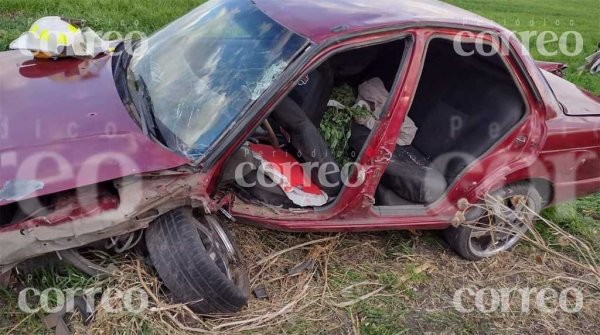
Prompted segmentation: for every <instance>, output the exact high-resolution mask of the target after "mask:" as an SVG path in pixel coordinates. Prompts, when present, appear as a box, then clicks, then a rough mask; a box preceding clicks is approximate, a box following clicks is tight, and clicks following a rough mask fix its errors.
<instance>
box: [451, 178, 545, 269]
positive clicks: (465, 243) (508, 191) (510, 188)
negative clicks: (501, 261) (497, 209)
mask: <svg viewBox="0 0 600 335" xmlns="http://www.w3.org/2000/svg"><path fill="white" fill-rule="evenodd" d="M493 195H495V196H496V195H500V196H518V195H522V196H525V197H527V199H528V201H529V203H530V207H531V209H532V210H533V211H534V212H535V213H539V212H540V211H541V210H542V197H541V196H540V193H539V192H538V191H537V190H536V189H535V187H533V185H532V184H530V183H527V182H519V183H515V184H512V185H507V186H505V187H503V188H501V189H500V190H497V191H495V192H493ZM484 212H485V210H483V209H481V208H471V209H470V210H469V211H468V212H467V213H466V214H465V218H466V220H467V221H472V220H475V219H476V218H478V217H481V216H482V215H483V214H484ZM472 231H473V229H472V228H469V227H467V226H458V227H449V228H447V229H445V230H444V231H443V235H444V239H445V240H446V242H448V245H449V246H450V248H451V249H452V250H454V251H455V252H456V253H457V254H458V255H460V256H461V257H463V258H465V259H467V260H471V261H479V260H481V259H483V258H484V257H481V256H479V255H477V254H475V253H474V252H473V250H472V248H471V244H470V239H471V233H472ZM517 244H518V242H517ZM515 245H516V244H515ZM512 247H514V246H512ZM512 247H511V248H512Z"/></svg>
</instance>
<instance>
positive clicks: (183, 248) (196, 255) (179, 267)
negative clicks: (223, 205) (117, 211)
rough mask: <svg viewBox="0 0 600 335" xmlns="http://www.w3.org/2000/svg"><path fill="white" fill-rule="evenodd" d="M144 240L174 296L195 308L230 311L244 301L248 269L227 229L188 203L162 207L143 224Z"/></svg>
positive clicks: (239, 307)
mask: <svg viewBox="0 0 600 335" xmlns="http://www.w3.org/2000/svg"><path fill="white" fill-rule="evenodd" d="M146 245H147V248H148V252H149V254H150V258H151V260H152V263H153V265H154V267H155V268H156V271H157V272H158V275H159V277H160V278H161V279H162V281H163V283H164V284H165V286H166V287H167V288H168V289H169V290H170V291H171V293H172V294H173V296H174V297H175V298H176V299H177V300H179V302H182V303H188V304H189V307H190V308H191V309H192V310H194V311H195V312H197V313H201V314H213V313H222V314H229V313H235V312H237V311H239V310H240V309H241V308H242V307H243V306H245V305H246V303H247V301H248V295H247V291H248V275H247V274H246V271H245V269H244V268H243V267H242V266H241V263H240V259H239V253H238V252H237V250H236V247H235V244H234V243H233V242H232V240H231V238H230V235H229V233H228V232H227V231H226V230H225V229H224V227H222V226H221V224H220V223H219V222H218V220H217V219H216V218H215V217H213V216H209V215H205V216H199V217H198V218H196V217H195V216H194V215H193V214H192V209H191V208H178V209H175V210H173V211H171V212H168V213H165V214H164V215H162V216H160V217H159V218H158V219H156V220H155V221H154V222H152V223H151V224H150V226H149V227H148V229H147V230H146Z"/></svg>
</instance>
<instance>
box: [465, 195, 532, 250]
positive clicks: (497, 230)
mask: <svg viewBox="0 0 600 335" xmlns="http://www.w3.org/2000/svg"><path fill="white" fill-rule="evenodd" d="M498 200H501V201H499V203H494V204H491V205H488V208H489V210H488V211H487V214H486V216H485V217H484V218H482V220H481V221H484V222H481V221H480V222H479V224H478V225H477V226H475V227H472V228H471V232H470V234H469V249H470V251H471V252H472V253H473V254H474V255H476V256H477V257H481V258H488V257H492V256H495V255H497V254H499V253H501V252H504V251H507V250H509V249H510V248H512V247H513V246H514V245H516V244H517V242H519V240H520V239H521V237H522V236H523V235H524V234H525V233H526V232H527V231H528V230H529V225H530V224H531V222H532V221H533V213H532V212H531V209H533V208H532V206H533V200H532V199H531V198H530V197H528V196H523V195H514V196H508V197H504V198H502V199H498ZM490 211H492V212H493V213H492V214H490ZM495 213H500V214H501V215H498V214H495Z"/></svg>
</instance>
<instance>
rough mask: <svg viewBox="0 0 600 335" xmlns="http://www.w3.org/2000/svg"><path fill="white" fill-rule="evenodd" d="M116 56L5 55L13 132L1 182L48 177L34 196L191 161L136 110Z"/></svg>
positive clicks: (2, 155)
mask: <svg viewBox="0 0 600 335" xmlns="http://www.w3.org/2000/svg"><path fill="white" fill-rule="evenodd" d="M110 58H111V57H110V56H99V57H97V58H96V59H91V60H80V59H59V60H33V59H32V57H31V56H28V55H24V54H22V53H21V52H19V51H11V52H3V53H0V124H6V128H5V129H3V132H4V131H8V134H6V135H7V136H3V137H0V187H2V186H3V185H4V183H5V182H6V181H8V180H12V179H25V180H40V181H42V182H44V183H45V186H44V188H43V189H41V190H39V191H38V192H37V193H33V194H30V195H28V196H27V197H26V198H31V197H35V196H40V195H44V194H50V193H55V192H59V191H63V190H68V189H72V188H75V187H81V186H85V185H91V184H96V183H99V182H102V181H105V180H111V179H115V178H119V177H123V176H127V175H133V174H139V173H144V172H150V171H160V170H164V169H169V168H173V167H176V166H180V165H183V164H186V163H187V161H186V160H185V159H184V158H182V157H180V156H178V155H176V154H174V153H172V152H170V151H168V150H167V149H165V148H163V147H161V146H160V145H157V144H156V142H154V141H153V140H151V139H150V138H148V137H146V136H145V135H144V134H143V133H142V131H141V130H140V128H139V127H138V125H137V124H136V123H135V122H134V121H133V119H132V118H131V117H130V116H129V114H128V112H127V109H126V108H125V107H124V106H123V103H122V101H121V99H120V98H119V95H118V93H117V91H116V88H115V83H114V80H113V76H112V71H111V60H110ZM116 161H120V162H122V164H120V165H119V164H116V163H115V162H116ZM98 166H100V167H98ZM122 167H124V168H123V169H122ZM7 203H9V201H4V202H2V201H0V205H4V204H7Z"/></svg>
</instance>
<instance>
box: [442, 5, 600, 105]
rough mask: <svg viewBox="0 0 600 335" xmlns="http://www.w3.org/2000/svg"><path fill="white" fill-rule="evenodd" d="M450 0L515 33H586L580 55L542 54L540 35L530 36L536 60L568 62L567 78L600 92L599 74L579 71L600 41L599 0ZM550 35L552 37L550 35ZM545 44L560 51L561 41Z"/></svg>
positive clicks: (571, 43)
mask: <svg viewBox="0 0 600 335" xmlns="http://www.w3.org/2000/svg"><path fill="white" fill-rule="evenodd" d="M446 2H449V3H451V4H454V5H456V6H459V7H462V8H465V9H468V10H470V11H473V12H475V13H477V14H479V15H481V16H484V17H487V18H489V19H492V20H493V21H495V22H497V23H499V24H501V25H503V26H505V27H506V28H508V29H510V30H512V31H513V32H515V33H519V32H523V31H537V32H538V33H540V32H542V31H553V32H555V33H556V34H557V35H558V36H561V34H563V33H564V32H566V31H577V32H579V33H580V34H581V36H582V37H583V53H582V54H581V55H577V56H567V55H562V54H561V53H560V52H558V54H557V55H555V56H548V57H546V56H542V55H541V54H540V52H539V50H537V49H536V48H535V44H536V43H535V40H536V39H537V36H534V37H532V38H531V40H530V43H529V45H530V46H531V47H530V53H531V55H532V56H533V57H534V58H535V59H537V60H544V61H553V62H561V63H565V64H567V65H569V69H568V70H567V71H566V72H565V78H566V79H568V80H569V81H572V82H574V83H575V84H577V85H579V86H581V87H584V88H586V89H588V90H590V91H592V92H595V93H596V94H600V76H599V75H591V74H587V73H586V74H583V75H580V74H579V73H578V71H577V68H579V67H580V66H581V65H583V64H584V62H585V60H584V59H585V57H586V56H589V55H591V54H592V53H594V52H595V51H596V49H597V46H598V43H600V2H599V1H598V0H564V1H558V0H552V1H548V0H447V1H446ZM547 39H549V38H547ZM568 42H569V43H567V50H570V51H572V50H575V43H574V39H573V38H572V37H571V38H569V39H568ZM545 48H546V49H547V50H548V51H550V52H552V51H557V50H559V49H558V42H554V43H548V44H546V45H545Z"/></svg>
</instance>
